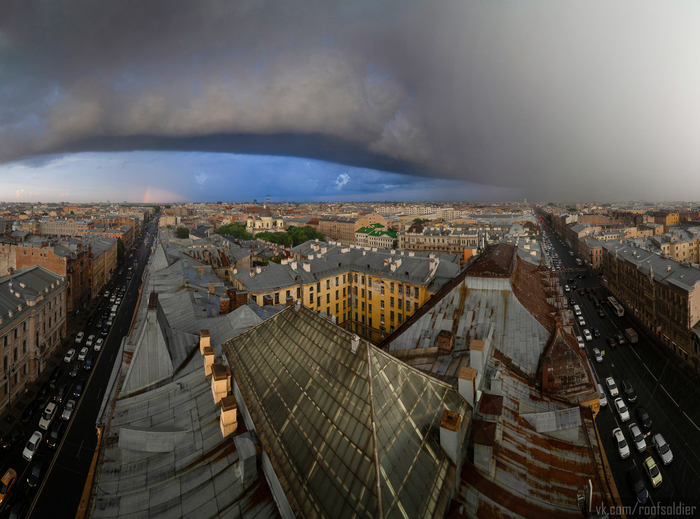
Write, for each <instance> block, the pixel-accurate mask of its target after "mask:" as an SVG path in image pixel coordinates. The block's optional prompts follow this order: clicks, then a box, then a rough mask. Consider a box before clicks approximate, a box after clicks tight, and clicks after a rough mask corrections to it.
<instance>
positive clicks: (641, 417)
mask: <svg viewBox="0 0 700 519" xmlns="http://www.w3.org/2000/svg"><path fill="white" fill-rule="evenodd" d="M634 414H635V415H637V421H638V422H639V423H641V424H642V427H644V428H645V429H650V428H651V418H650V417H649V413H647V410H646V409H645V408H644V406H641V405H638V406H637V409H635V410H634Z"/></svg>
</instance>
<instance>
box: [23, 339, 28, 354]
mask: <svg viewBox="0 0 700 519" xmlns="http://www.w3.org/2000/svg"><path fill="white" fill-rule="evenodd" d="M25 353H27V339H24V340H23V341H22V355H24V354H25Z"/></svg>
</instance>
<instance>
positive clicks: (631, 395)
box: [622, 378, 637, 404]
mask: <svg viewBox="0 0 700 519" xmlns="http://www.w3.org/2000/svg"><path fill="white" fill-rule="evenodd" d="M622 392H623V393H624V394H625V398H626V399H627V401H628V402H629V403H630V404H631V403H632V402H634V401H635V400H637V393H635V392H634V388H633V387H632V384H630V381H629V380H628V379H626V378H623V379H622Z"/></svg>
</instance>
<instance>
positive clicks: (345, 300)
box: [343, 299, 348, 315]
mask: <svg viewBox="0 0 700 519" xmlns="http://www.w3.org/2000/svg"><path fill="white" fill-rule="evenodd" d="M347 304H348V301H347V299H343V310H345V309H346V308H347ZM343 315H345V314H343Z"/></svg>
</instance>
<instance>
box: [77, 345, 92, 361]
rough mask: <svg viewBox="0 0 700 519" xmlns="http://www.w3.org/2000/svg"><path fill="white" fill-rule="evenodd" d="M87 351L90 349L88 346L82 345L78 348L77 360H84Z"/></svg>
mask: <svg viewBox="0 0 700 519" xmlns="http://www.w3.org/2000/svg"><path fill="white" fill-rule="evenodd" d="M88 351H90V349H89V348H87V347H84V348H83V349H81V350H80V353H78V360H79V361H81V362H82V361H84V360H85V357H87V354H88Z"/></svg>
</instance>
